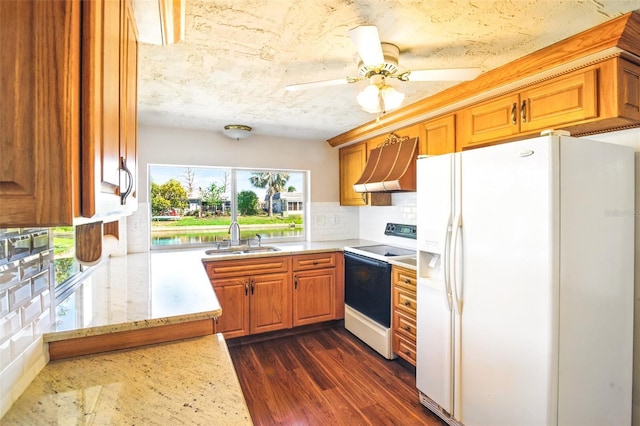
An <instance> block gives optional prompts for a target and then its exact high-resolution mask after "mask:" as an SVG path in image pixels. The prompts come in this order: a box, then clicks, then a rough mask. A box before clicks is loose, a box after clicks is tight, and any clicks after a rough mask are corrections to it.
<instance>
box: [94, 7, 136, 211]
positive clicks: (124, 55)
mask: <svg viewBox="0 0 640 426" xmlns="http://www.w3.org/2000/svg"><path fill="white" fill-rule="evenodd" d="M83 34H84V40H85V42H84V43H83V57H84V58H86V59H85V61H83V63H82V85H83V97H82V106H83V109H82V112H83V116H82V120H83V127H82V155H83V164H92V165H93V167H85V168H83V170H82V173H83V174H82V191H83V199H82V215H83V216H85V217H92V216H95V215H104V214H110V213H117V212H122V211H126V210H127V209H126V208H125V207H123V205H125V204H126V200H123V199H122V197H121V194H126V193H127V190H128V189H129V188H132V189H131V191H129V193H132V192H133V188H134V186H135V174H136V161H137V157H136V145H137V144H136V133H137V127H136V126H137V124H136V123H137V35H136V29H135V22H134V21H133V16H132V12H131V6H130V5H129V2H128V1H125V0H111V1H95V2H93V1H92V2H84V3H83ZM123 165H124V166H126V169H127V170H128V171H129V172H130V173H129V172H127V170H125V167H123ZM133 204H135V202H134V203H133Z"/></svg>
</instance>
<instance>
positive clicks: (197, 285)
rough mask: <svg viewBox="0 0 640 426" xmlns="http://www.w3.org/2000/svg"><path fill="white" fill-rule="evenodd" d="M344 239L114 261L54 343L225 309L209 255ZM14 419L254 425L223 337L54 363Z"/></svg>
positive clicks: (87, 283) (313, 248)
mask: <svg viewBox="0 0 640 426" xmlns="http://www.w3.org/2000/svg"><path fill="white" fill-rule="evenodd" d="M368 244H377V243H375V242H372V241H367V240H341V241H324V242H300V243H286V244H278V245H277V246H278V247H279V248H280V249H281V251H279V252H273V253H267V254H265V253H261V254H247V255H244V254H243V255H231V256H216V257H207V256H206V255H205V253H204V251H205V249H204V248H201V249H188V250H158V251H152V252H149V253H139V254H130V255H127V256H123V257H113V258H111V259H110V260H109V261H108V262H105V263H104V264H103V265H100V266H99V267H97V268H96V269H95V270H94V271H93V273H92V274H91V275H90V276H89V277H88V278H87V279H85V280H84V281H83V283H82V284H80V285H79V286H77V287H76V289H75V290H74V291H73V293H72V294H70V295H69V296H68V297H67V298H66V299H65V300H64V301H63V302H62V303H61V304H60V305H58V307H57V309H56V311H57V312H56V325H55V329H54V330H52V331H51V332H49V333H46V334H45V335H44V341H45V342H51V341H57V340H64V339H70V338H75V337H84V336H92V335H99V334H105V333H113V332H118V331H125V330H132V329H139V328H144V327H152V326H156V325H164V324H172V323H178V322H188V321H194V320H199V319H206V318H214V317H216V316H218V315H220V314H221V308H220V304H219V302H218V299H217V298H216V295H215V292H214V291H213V288H212V286H211V283H210V281H209V278H208V277H207V274H206V270H205V268H204V266H203V264H202V261H203V260H206V261H209V260H211V261H215V260H228V259H242V258H254V257H271V256H282V255H292V254H310V253H320V252H327V251H342V250H343V248H344V247H345V246H360V245H368ZM1 420H2V422H1V423H2V424H3V425H5V424H6V425H14V424H20V425H21V424H79V423H84V424H100V425H102V424H171V423H188V424H203V425H204V424H217V425H218V424H219V425H244V424H251V418H250V414H249V411H248V409H247V407H246V403H245V401H244V396H243V394H242V390H241V388H240V385H239V383H238V378H237V376H236V374H235V370H234V367H233V363H232V361H231V358H230V356H229V352H228V350H227V347H226V343H225V341H224V338H223V336H222V335H221V334H218V335H209V336H204V337H198V338H193V339H187V340H180V341H175V342H169V343H163V344H157V345H152V346H145V347H140V348H133V349H126V350H120V351H112V352H105V353H100V354H96V355H86V356H81V357H76V358H70V359H64V360H59V361H52V362H50V363H49V364H47V366H45V368H44V369H43V370H42V371H41V372H40V373H39V374H38V375H37V376H36V378H35V380H34V381H33V382H32V383H31V384H30V385H29V387H28V388H27V389H26V390H25V392H24V393H23V394H22V396H21V397H20V398H19V399H18V400H17V401H16V402H15V403H14V405H13V406H12V407H11V409H10V410H9V411H8V412H7V414H6V415H5V416H4V417H2V419H1Z"/></svg>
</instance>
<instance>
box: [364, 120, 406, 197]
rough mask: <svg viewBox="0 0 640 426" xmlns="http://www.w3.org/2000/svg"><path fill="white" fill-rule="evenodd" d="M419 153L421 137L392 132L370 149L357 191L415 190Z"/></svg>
mask: <svg viewBox="0 0 640 426" xmlns="http://www.w3.org/2000/svg"><path fill="white" fill-rule="evenodd" d="M417 157H418V138H409V137H408V136H404V137H399V136H398V135H396V134H395V133H391V134H389V136H387V138H386V139H385V141H384V142H383V143H382V144H380V146H378V147H377V148H374V149H372V150H371V152H370V153H369V159H368V160H367V165H366V166H365V168H364V171H363V172H362V176H360V179H358V181H357V182H356V183H355V184H354V185H353V189H354V191H356V192H396V191H415V190H416V160H417Z"/></svg>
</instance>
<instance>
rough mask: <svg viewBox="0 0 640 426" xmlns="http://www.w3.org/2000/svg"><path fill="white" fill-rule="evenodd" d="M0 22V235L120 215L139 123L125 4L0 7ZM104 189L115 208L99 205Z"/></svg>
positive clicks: (71, 0)
mask: <svg viewBox="0 0 640 426" xmlns="http://www.w3.org/2000/svg"><path fill="white" fill-rule="evenodd" d="M0 17H1V21H2V22H3V25H1V26H0V37H2V40H3V47H2V61H0V74H1V75H2V76H3V78H4V79H6V81H10V82H12V83H11V84H4V85H0V98H1V99H2V102H3V114H2V116H1V117H0V135H1V136H0V152H1V153H2V156H3V158H4V159H5V161H3V162H2V166H1V167H0V199H1V200H2V208H1V209H0V228H7V227H24V226H58V225H71V224H73V222H74V219H75V218H78V217H93V216H96V215H101V214H104V213H114V212H115V213H122V212H123V211H126V209H125V208H124V207H123V206H122V205H121V204H120V192H124V191H125V189H126V188H129V187H131V188H134V186H132V185H130V184H128V183H123V182H121V180H126V177H122V176H121V173H120V171H119V168H120V157H121V156H124V157H125V158H126V164H127V166H128V167H129V169H130V170H134V172H132V173H131V178H132V180H131V182H133V179H135V163H136V158H135V154H134V153H135V133H136V132H135V123H136V122H137V118H136V114H137V112H136V110H135V108H132V106H133V105H135V103H136V102H137V101H136V98H135V96H136V95H135V92H136V91H137V87H136V85H137V64H136V63H135V62H136V61H137V50H136V49H137V41H136V39H135V37H136V31H135V24H134V22H133V20H132V15H131V6H130V5H129V1H128V0H118V1H95V2H94V1H84V2H81V1H77V0H60V1H2V2H0ZM127 21H128V24H127V25H126V28H127V30H126V34H125V25H124V22H127ZM125 38H126V39H127V40H128V41H127V43H126V45H127V47H126V49H125V48H124V46H121V41H122V40H124V39H125ZM121 67H122V69H125V70H126V72H125V73H124V74H126V75H127V78H126V81H124V80H125V79H124V77H123V73H122V69H121ZM123 116H126V122H125V123H123V119H122V117H123ZM125 135H126V136H125ZM123 137H126V143H124V144H123V143H122V138H123ZM116 146H117V153H116V154H114V153H115V147H116ZM122 147H125V148H124V150H123V148H122ZM112 152H113V153H112ZM103 153H104V154H103ZM123 153H124V155H123ZM9 159H11V161H9ZM81 164H82V168H81ZM132 167H133V168H132ZM103 170H104V171H105V172H106V173H107V175H108V178H105V179H104V180H102V179H101V180H100V182H99V183H96V180H94V179H92V175H96V176H97V175H100V174H101V173H102V171H103ZM127 177H128V176H127ZM133 185H134V184H133ZM121 188H123V189H121ZM106 191H110V195H111V196H113V198H114V199H115V201H116V203H117V205H116V204H115V203H114V204H113V205H112V204H108V205H107V204H103V202H102V201H101V198H100V196H99V194H101V193H103V192H106ZM132 192H133V190H132ZM109 203H111V202H109ZM132 208H135V207H133V205H132Z"/></svg>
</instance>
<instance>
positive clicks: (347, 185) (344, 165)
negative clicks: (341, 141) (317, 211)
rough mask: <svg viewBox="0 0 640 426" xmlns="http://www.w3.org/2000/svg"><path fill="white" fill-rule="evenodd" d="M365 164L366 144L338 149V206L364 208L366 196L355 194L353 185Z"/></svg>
mask: <svg viewBox="0 0 640 426" xmlns="http://www.w3.org/2000/svg"><path fill="white" fill-rule="evenodd" d="M366 164H367V143H366V142H361V143H358V144H355V145H350V146H346V147H344V148H340V205H341V206H366V205H367V203H368V201H369V200H368V197H367V194H364V193H359V192H355V191H354V190H353V184H354V183H356V181H357V180H358V179H359V178H360V175H362V171H363V170H364V166H365V165H366Z"/></svg>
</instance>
